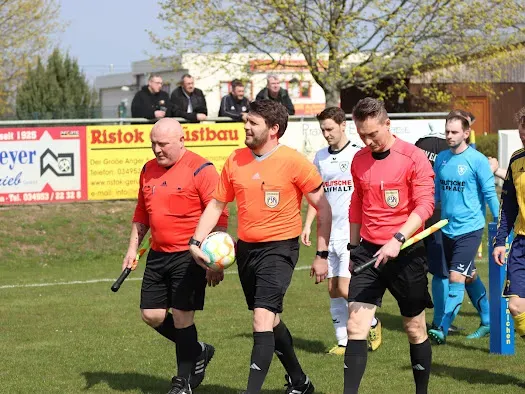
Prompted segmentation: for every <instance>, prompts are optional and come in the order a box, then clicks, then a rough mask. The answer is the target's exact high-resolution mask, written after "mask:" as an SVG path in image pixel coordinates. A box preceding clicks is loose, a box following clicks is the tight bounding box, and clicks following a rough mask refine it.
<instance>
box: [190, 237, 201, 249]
mask: <svg viewBox="0 0 525 394" xmlns="http://www.w3.org/2000/svg"><path fill="white" fill-rule="evenodd" d="M188 245H195V246H197V247H200V246H201V241H197V240H196V239H195V238H193V237H191V238H190V240H189V242H188Z"/></svg>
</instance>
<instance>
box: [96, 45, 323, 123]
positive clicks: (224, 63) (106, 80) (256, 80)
mask: <svg viewBox="0 0 525 394" xmlns="http://www.w3.org/2000/svg"><path fill="white" fill-rule="evenodd" d="M131 68H132V71H131V72H130V73H122V74H109V75H105V76H101V77H97V78H96V80H95V87H96V88H97V89H98V90H99V92H100V100H101V106H102V116H103V117H116V116H117V115H118V106H119V104H120V103H121V102H124V103H125V104H126V108H127V116H128V117H129V116H131V110H130V109H131V101H132V100H133V96H134V95H135V93H136V92H137V91H138V90H139V89H140V88H141V87H142V86H143V85H145V84H146V83H147V78H148V75H149V74H151V73H158V74H160V75H161V76H162V78H163V80H164V84H165V85H164V87H163V89H164V90H166V91H167V92H168V93H170V94H171V92H172V91H173V90H174V89H175V88H176V87H177V86H178V83H179V82H180V79H181V77H182V75H183V74H185V73H189V74H191V75H192V76H193V77H194V78H195V86H196V87H198V88H199V89H201V90H202V91H203V92H204V94H205V96H206V102H207V105H208V115H209V116H211V117H215V116H217V115H218V112H219V106H220V102H221V98H222V97H223V96H224V95H226V94H228V93H229V90H230V84H231V81H232V80H234V79H242V80H243V81H244V83H245V85H246V89H245V90H246V96H247V97H248V98H249V99H250V100H254V99H255V96H256V95H257V93H258V92H259V91H260V90H261V89H263V88H264V87H266V77H267V76H268V75H269V74H274V75H276V76H278V77H279V78H280V80H281V81H282V82H281V85H282V87H283V88H284V89H287V90H288V93H289V94H290V97H291V99H292V102H293V104H294V106H295V113H296V115H302V114H307V115H308V114H310V115H312V114H317V113H319V112H320V111H321V110H322V109H324V106H325V95H324V91H323V89H322V88H321V87H320V86H319V85H318V84H317V83H316V82H315V80H314V79H313V77H312V74H311V73H310V72H309V71H308V68H307V64H306V61H305V60H304V57H303V56H302V55H294V56H282V55H280V54H272V56H268V55H265V54H250V53H240V54H235V55H223V54H222V55H216V54H205V53H204V54H197V53H187V54H184V55H183V56H182V59H178V61H177V59H169V60H165V61H162V62H158V63H157V62H152V61H150V60H144V61H140V62H133V63H132V65H131ZM175 70H177V71H175ZM123 87H124V89H122V88H123Z"/></svg>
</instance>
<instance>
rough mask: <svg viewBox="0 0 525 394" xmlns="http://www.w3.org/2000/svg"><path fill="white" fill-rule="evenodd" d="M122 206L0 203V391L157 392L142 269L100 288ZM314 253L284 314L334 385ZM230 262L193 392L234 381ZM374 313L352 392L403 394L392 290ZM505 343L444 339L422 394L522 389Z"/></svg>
mask: <svg viewBox="0 0 525 394" xmlns="http://www.w3.org/2000/svg"><path fill="white" fill-rule="evenodd" d="M133 207H134V203H133V202H130V201H121V202H104V203H89V204H88V203H86V204H71V205H53V206H28V207H12V208H2V209H0V239H1V243H0V245H1V255H2V262H1V263H0V299H1V302H0V333H1V335H0V349H1V353H0V360H1V361H0V392H2V393H27V392H39V393H117V392H122V393H124V392H125V393H165V392H167V391H168V388H169V380H170V378H171V376H172V375H173V374H174V372H175V367H174V366H175V352H174V346H173V345H172V344H171V343H170V342H168V341H167V340H165V339H164V338H162V337H161V336H160V335H158V334H156V333H155V332H154V331H153V330H152V329H151V328H149V327H147V326H146V325H145V324H144V323H143V322H142V321H141V319H140V317H139V309H138V303H139V292H140V291H139V290H140V280H138V279H139V278H140V277H141V275H142V269H143V267H140V269H138V270H137V271H136V272H134V273H133V274H132V275H131V276H130V278H129V279H128V280H127V281H126V282H125V283H124V285H123V286H122V288H121V290H120V291H119V292H118V293H112V292H111V291H110V289H109V287H110V285H111V281H112V280H113V279H114V278H115V277H116V276H117V275H118V274H119V272H120V265H121V261H122V257H123V255H124V253H125V251H126V249H127V240H128V233H129V228H130V217H131V213H132V210H133ZM232 216H234V215H232ZM233 227H234V226H233ZM233 227H232V228H233ZM232 233H233V232H232ZM313 253H314V250H313V249H311V248H310V249H308V248H303V249H302V250H301V257H300V262H299V264H298V267H299V270H298V271H297V272H296V273H295V275H294V278H293V282H292V285H291V287H290V289H289V291H288V293H287V296H286V299H285V312H284V314H283V320H284V321H286V324H287V325H288V327H289V328H290V330H291V332H292V334H293V335H294V337H295V346H296V349H297V353H298V356H299V358H300V360H301V362H302V364H303V367H304V369H305V371H306V372H307V373H308V375H309V376H310V377H311V379H312V381H313V382H314V384H315V386H316V389H317V390H316V392H317V393H325V394H332V393H334V394H337V393H341V392H342V376H343V369H342V358H338V357H336V356H329V355H327V354H325V352H326V350H327V349H328V348H329V347H331V346H332V345H333V344H334V335H333V327H332V324H331V319H330V314H329V309H328V305H329V302H328V295H327V291H326V287H325V285H324V284H323V285H314V283H313V282H312V280H311V279H310V278H309V277H308V270H307V269H305V268H306V267H307V266H308V265H309V264H310V262H311V259H312V256H313ZM484 257H485V258H484V259H483V260H482V261H480V262H479V271H480V273H481V275H482V278H483V279H486V278H487V272H488V270H487V262H486V250H485V252H484ZM234 270H235V267H232V268H231V269H230V271H227V272H228V275H226V280H225V281H224V282H223V283H222V284H221V285H220V286H218V287H216V288H213V289H209V290H208V292H207V299H206V309H205V311H203V312H201V313H198V314H197V327H198V330H199V335H200V339H202V340H205V341H209V342H210V343H213V344H214V345H215V347H216V349H217V352H216V355H215V358H214V359H213V361H212V362H211V364H210V366H209V368H208V370H207V376H206V380H205V381H204V383H203V385H202V386H201V387H199V388H198V389H197V390H196V392H198V393H210V394H211V393H218V394H220V393H237V392H239V391H240V390H242V389H244V388H245V386H244V385H245V383H246V380H247V375H248V372H249V371H248V365H249V355H250V352H251V345H252V337H251V314H250V313H249V311H248V310H247V309H246V306H245V303H244V297H243V294H242V290H241V287H240V285H239V281H238V278H237V276H236V275H235V272H234ZM64 283H66V284H64ZM431 313H432V312H431V311H429V315H431ZM378 316H379V317H380V319H381V320H382V321H383V324H384V329H383V346H382V347H381V348H380V349H379V350H378V351H377V352H375V353H372V354H369V358H368V366H367V370H366V373H365V376H364V379H363V383H362V386H361V387H362V390H361V393H393V392H406V393H410V392H414V388H413V382H412V371H411V368H410V362H409V353H408V344H407V341H406V336H405V334H404V333H403V331H402V326H401V319H400V318H399V316H398V309H397V306H396V304H395V302H394V300H393V299H392V297H391V296H389V295H387V296H386V297H385V300H384V306H383V308H381V309H380V311H379V313H378ZM427 321H430V316H429V317H428V318H427ZM456 323H457V325H459V326H461V327H464V328H465V331H464V333H469V332H471V331H473V330H474V329H475V328H476V327H477V326H478V324H479V321H478V318H477V314H476V312H475V310H474V308H473V307H472V306H471V305H470V304H469V303H468V301H467V300H465V302H464V305H463V308H462V310H461V313H460V315H459V316H458V318H457V320H456ZM516 344H517V346H516V354H517V355H516V356H514V357H504V356H495V355H490V354H489V352H488V338H484V339H481V340H478V341H467V340H466V339H465V338H464V335H461V336H451V337H449V341H448V344H447V345H446V346H440V347H434V348H433V352H434V363H433V366H432V377H431V383H430V393H501V392H508V393H518V392H525V376H524V375H523V365H525V346H524V344H523V343H522V342H521V340H520V339H519V338H517V340H516ZM283 375H284V370H283V368H282V367H281V365H280V363H279V361H278V360H277V358H274V362H273V363H272V367H271V369H270V372H269V374H268V378H267V380H266V383H265V386H264V389H265V391H264V392H265V393H282V392H283V384H284V379H283Z"/></svg>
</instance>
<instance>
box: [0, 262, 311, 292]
mask: <svg viewBox="0 0 525 394" xmlns="http://www.w3.org/2000/svg"><path fill="white" fill-rule="evenodd" d="M307 269H310V266H306V265H302V266H299V267H295V271H304V270H307ZM224 274H225V275H233V274H237V271H226V272H224ZM116 279H117V278H116V277H115V278H114V279H109V278H103V279H91V280H73V281H71V282H52V283H29V284H26V285H3V286H0V290H1V289H20V288H24V287H48V286H63V285H86V284H89V283H102V282H115V280H116ZM132 280H142V277H140V278H128V279H126V282H128V281H132Z"/></svg>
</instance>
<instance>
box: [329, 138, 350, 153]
mask: <svg viewBox="0 0 525 394" xmlns="http://www.w3.org/2000/svg"><path fill="white" fill-rule="evenodd" d="M348 145H350V140H348V142H347V143H346V144H345V146H343V147H342V148H341V149H339V150H332V147H331V146H329V147H328V153H330V154H331V155H337V154H338V153H341V152H342V151H344V150H345V148H346V147H347V146H348Z"/></svg>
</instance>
